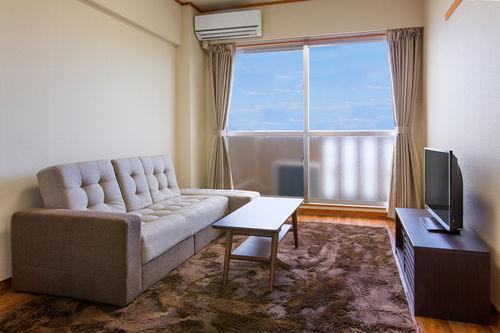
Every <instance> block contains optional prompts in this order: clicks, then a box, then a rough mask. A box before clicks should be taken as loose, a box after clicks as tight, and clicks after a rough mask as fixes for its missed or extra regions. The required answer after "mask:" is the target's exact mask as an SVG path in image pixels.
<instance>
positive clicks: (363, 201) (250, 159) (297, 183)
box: [228, 131, 394, 206]
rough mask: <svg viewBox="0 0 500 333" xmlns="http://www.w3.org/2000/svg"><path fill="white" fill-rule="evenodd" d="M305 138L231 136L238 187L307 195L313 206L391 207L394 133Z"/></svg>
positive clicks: (324, 134)
mask: <svg viewBox="0 0 500 333" xmlns="http://www.w3.org/2000/svg"><path fill="white" fill-rule="evenodd" d="M302 134H303V132H295V131H294V132H274V133H273V132H230V134H229V136H228V145H229V156H230V159H231V166H232V170H233V181H234V185H235V188H237V189H245V190H254V191H258V192H260V193H261V194H263V195H280V196H301V197H302V196H303V197H306V198H307V201H308V202H311V203H315V202H317V203H340V204H358V205H376V206H384V205H385V204H386V202H387V194H388V190H389V180H390V175H389V173H390V163H391V156H392V150H393V145H394V132H393V131H363V132H356V131H355V132H309V133H308V134H307V135H302ZM304 140H307V141H308V145H307V146H305V145H304ZM306 147H307V149H306ZM304 152H306V153H304ZM307 157H309V160H308V163H304V158H306V159H307ZM304 165H305V167H306V168H307V169H308V172H307V173H306V174H304ZM304 176H306V182H304ZM304 183H307V184H308V190H307V191H304Z"/></svg>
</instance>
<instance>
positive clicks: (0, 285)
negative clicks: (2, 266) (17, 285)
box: [0, 277, 12, 291]
mask: <svg viewBox="0 0 500 333" xmlns="http://www.w3.org/2000/svg"><path fill="white" fill-rule="evenodd" d="M10 288H12V278H11V277H10V278H7V279H5V280H2V281H0V291H4V290H7V289H10Z"/></svg>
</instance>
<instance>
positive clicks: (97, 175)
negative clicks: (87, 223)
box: [37, 160, 126, 212]
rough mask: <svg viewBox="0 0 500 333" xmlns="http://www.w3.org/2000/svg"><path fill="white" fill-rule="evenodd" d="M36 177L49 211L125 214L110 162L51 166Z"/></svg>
mask: <svg viewBox="0 0 500 333" xmlns="http://www.w3.org/2000/svg"><path fill="white" fill-rule="evenodd" d="M37 178H38V184H39V186H40V192H41V193H42V198H43V203H44V205H45V207H46V208H66V209H76V210H96V211H104V212H125V211H126V210H125V203H124V201H123V198H122V194H121V192H120V187H119V186H118V182H117V179H116V177H115V172H114V170H113V166H112V165H111V161H109V160H101V161H93V162H83V163H74V164H64V165H56V166H52V167H48V168H45V169H43V170H41V171H40V172H38V174H37Z"/></svg>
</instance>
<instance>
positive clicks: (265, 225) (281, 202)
mask: <svg viewBox="0 0 500 333" xmlns="http://www.w3.org/2000/svg"><path fill="white" fill-rule="evenodd" d="M303 201H304V200H303V199H302V198H297V199H296V198H275V197H259V198H256V199H253V200H252V201H250V202H249V203H247V204H246V205H244V206H243V207H241V208H239V209H237V210H236V211H234V212H232V213H231V214H229V215H227V216H225V217H223V218H222V219H220V220H219V221H217V222H215V223H214V224H213V225H212V226H213V227H214V228H216V229H226V230H233V231H238V230H245V231H251V230H256V231H269V232H273V231H278V230H279V229H280V228H281V226H282V225H283V224H284V223H285V222H286V220H287V219H288V218H289V217H290V215H292V213H293V212H294V211H295V210H296V209H297V208H298V207H299V206H300V204H301V203H302V202H303Z"/></svg>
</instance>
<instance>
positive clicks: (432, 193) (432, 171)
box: [425, 149, 450, 226]
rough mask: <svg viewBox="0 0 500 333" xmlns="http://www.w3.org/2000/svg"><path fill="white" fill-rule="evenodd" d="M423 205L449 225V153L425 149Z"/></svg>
mask: <svg viewBox="0 0 500 333" xmlns="http://www.w3.org/2000/svg"><path fill="white" fill-rule="evenodd" d="M425 205H426V206H427V208H428V209H430V210H432V212H433V213H434V214H435V215H438V216H436V217H439V218H440V219H441V220H442V222H444V223H446V225H448V226H449V225H450V154H449V152H446V151H439V150H431V149H426V150H425Z"/></svg>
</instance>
